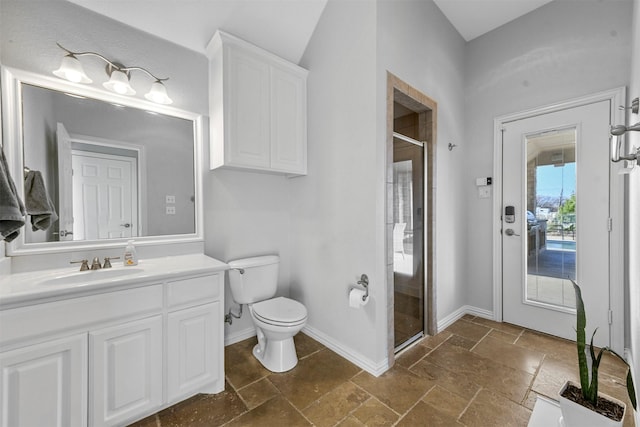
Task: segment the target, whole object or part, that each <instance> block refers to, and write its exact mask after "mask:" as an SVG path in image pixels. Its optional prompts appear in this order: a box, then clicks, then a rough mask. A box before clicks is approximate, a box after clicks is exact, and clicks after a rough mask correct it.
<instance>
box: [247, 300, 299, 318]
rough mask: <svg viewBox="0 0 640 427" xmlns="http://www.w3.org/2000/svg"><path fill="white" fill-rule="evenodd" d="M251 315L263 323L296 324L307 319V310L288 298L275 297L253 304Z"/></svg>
mask: <svg viewBox="0 0 640 427" xmlns="http://www.w3.org/2000/svg"><path fill="white" fill-rule="evenodd" d="M252 308H253V313H254V314H255V316H256V317H257V318H259V319H261V320H263V321H264V322H267V323H274V322H277V323H279V324H296V323H300V322H302V321H304V320H305V319H306V318H307V308H306V307H305V306H304V305H302V304H300V303H299V302H298V301H294V300H292V299H289V298H284V297H277V298H272V299H269V300H266V301H261V302H258V303H256V304H253V307H252Z"/></svg>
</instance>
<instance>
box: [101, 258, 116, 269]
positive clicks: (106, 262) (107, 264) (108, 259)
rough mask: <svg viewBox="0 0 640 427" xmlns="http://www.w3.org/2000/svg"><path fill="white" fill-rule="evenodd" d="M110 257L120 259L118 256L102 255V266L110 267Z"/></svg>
mask: <svg viewBox="0 0 640 427" xmlns="http://www.w3.org/2000/svg"><path fill="white" fill-rule="evenodd" d="M112 259H120V257H119V256H106V257H104V265H103V266H102V268H111V260H112Z"/></svg>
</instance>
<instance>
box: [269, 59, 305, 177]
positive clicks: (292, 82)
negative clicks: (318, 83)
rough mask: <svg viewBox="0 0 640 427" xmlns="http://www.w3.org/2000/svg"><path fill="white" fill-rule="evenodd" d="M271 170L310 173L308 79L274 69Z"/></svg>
mask: <svg viewBox="0 0 640 427" xmlns="http://www.w3.org/2000/svg"><path fill="white" fill-rule="evenodd" d="M271 168H272V169H274V170H279V171H283V172H288V173H297V174H306V173H307V89H306V79H305V78H304V77H303V76H300V75H297V74H294V73H292V72H290V71H287V70H284V69H280V68H278V67H275V66H274V67H271Z"/></svg>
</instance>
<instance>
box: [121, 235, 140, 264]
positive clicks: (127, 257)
mask: <svg viewBox="0 0 640 427" xmlns="http://www.w3.org/2000/svg"><path fill="white" fill-rule="evenodd" d="M122 259H123V260H124V265H125V267H128V266H131V265H138V254H137V253H136V248H135V247H134V246H133V240H129V241H127V247H126V248H125V249H124V255H123V256H122Z"/></svg>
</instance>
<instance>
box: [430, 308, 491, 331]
mask: <svg viewBox="0 0 640 427" xmlns="http://www.w3.org/2000/svg"><path fill="white" fill-rule="evenodd" d="M465 314H469V315H471V316H477V317H483V318H485V319H489V320H495V319H494V314H493V311H489V310H485V309H483V308H478V307H474V306H471V305H463V306H462V307H460V308H459V309H457V310H455V311H454V312H453V313H451V314H449V315H448V316H445V317H444V318H443V319H440V320H439V321H438V332H440V331H442V330H444V329H446V328H447V327H449V326H451V325H452V324H453V323H455V322H456V321H457V320H458V319H460V318H461V317H462V316H464V315H465Z"/></svg>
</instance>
